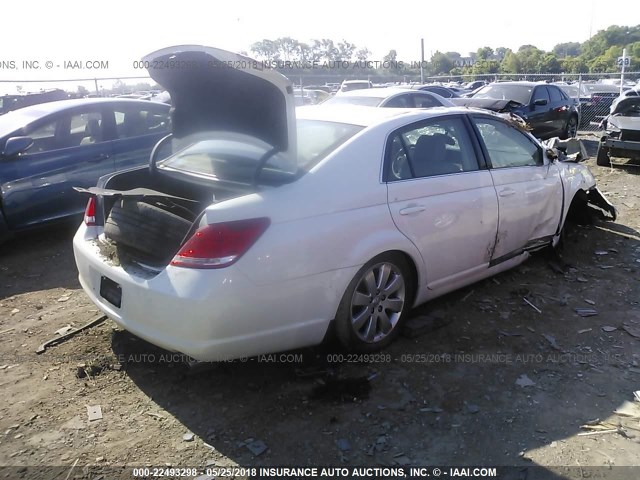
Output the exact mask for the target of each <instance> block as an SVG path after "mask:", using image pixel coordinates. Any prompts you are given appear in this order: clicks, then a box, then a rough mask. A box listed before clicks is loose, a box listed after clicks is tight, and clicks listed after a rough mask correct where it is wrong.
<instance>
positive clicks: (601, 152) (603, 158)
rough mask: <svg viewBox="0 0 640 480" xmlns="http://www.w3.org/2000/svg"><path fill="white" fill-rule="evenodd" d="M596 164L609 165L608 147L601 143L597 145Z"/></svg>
mask: <svg viewBox="0 0 640 480" xmlns="http://www.w3.org/2000/svg"><path fill="white" fill-rule="evenodd" d="M596 164H597V165H598V166H600V167H609V166H611V160H610V159H609V149H608V148H607V147H605V146H603V145H602V144H599V145H598V153H597V154H596Z"/></svg>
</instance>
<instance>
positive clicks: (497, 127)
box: [473, 118, 543, 168]
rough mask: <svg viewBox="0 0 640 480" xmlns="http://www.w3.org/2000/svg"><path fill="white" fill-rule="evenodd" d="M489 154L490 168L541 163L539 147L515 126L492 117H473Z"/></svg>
mask: <svg viewBox="0 0 640 480" xmlns="http://www.w3.org/2000/svg"><path fill="white" fill-rule="evenodd" d="M473 121H474V123H475V125H476V127H478V131H479V132H480V136H481V137H482V141H483V142H484V145H485V147H486V149H487V153H488V154H489V159H490V161H491V167H492V168H507V167H527V166H538V165H542V164H543V161H542V152H541V150H540V148H539V147H538V146H537V145H536V144H535V143H534V142H533V141H532V140H531V139H530V138H529V137H527V136H526V135H525V134H524V133H522V132H520V131H519V130H518V129H516V128H515V127H512V126H511V125H509V124H507V123H504V122H502V121H500V120H496V119H492V118H474V119H473Z"/></svg>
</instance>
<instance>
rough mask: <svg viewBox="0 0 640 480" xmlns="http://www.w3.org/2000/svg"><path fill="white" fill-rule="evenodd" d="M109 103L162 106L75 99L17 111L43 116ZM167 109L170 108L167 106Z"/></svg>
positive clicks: (97, 99) (130, 100)
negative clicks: (69, 109) (36, 113)
mask: <svg viewBox="0 0 640 480" xmlns="http://www.w3.org/2000/svg"><path fill="white" fill-rule="evenodd" d="M108 103H120V104H122V103H130V104H132V105H135V104H139V105H141V104H146V105H149V104H153V105H162V104H161V103H152V102H149V101H148V100H135V99H131V98H73V99H70V100H56V101H53V102H47V103H39V104H37V105H30V106H28V107H24V108H21V109H19V110H16V112H22V113H25V114H29V113H30V112H32V111H33V112H40V113H41V114H42V115H48V114H50V113H56V112H61V111H63V110H66V109H68V108H74V107H81V106H83V105H100V104H108ZM167 108H170V106H169V105H167Z"/></svg>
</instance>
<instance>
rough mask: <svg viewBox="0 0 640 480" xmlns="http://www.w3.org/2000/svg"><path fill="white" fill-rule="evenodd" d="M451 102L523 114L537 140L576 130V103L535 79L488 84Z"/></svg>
mask: <svg viewBox="0 0 640 480" xmlns="http://www.w3.org/2000/svg"><path fill="white" fill-rule="evenodd" d="M451 101H452V102H454V103H456V104H458V105H465V106H469V107H479V108H486V109H488V110H493V111H496V112H511V113H514V114H516V115H518V116H519V117H522V118H523V119H524V120H525V121H526V122H527V124H528V125H529V126H530V127H531V130H532V133H533V135H535V136H536V137H538V138H540V139H543V140H544V139H547V138H552V137H560V138H563V139H564V138H571V137H575V136H576V133H577V131H578V120H579V118H580V114H579V110H578V102H577V101H576V100H574V99H572V98H570V97H569V96H568V95H567V94H566V93H565V92H563V91H562V90H561V89H560V88H558V86H556V85H549V84H546V83H535V82H498V83H490V84H489V85H486V86H485V87H483V88H481V89H480V90H478V91H477V92H476V93H475V94H474V95H473V97H471V98H460V99H457V98H452V99H451Z"/></svg>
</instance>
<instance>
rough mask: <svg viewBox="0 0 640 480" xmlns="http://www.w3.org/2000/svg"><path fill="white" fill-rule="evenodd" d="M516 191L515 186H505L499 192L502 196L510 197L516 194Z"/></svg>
mask: <svg viewBox="0 0 640 480" xmlns="http://www.w3.org/2000/svg"><path fill="white" fill-rule="evenodd" d="M515 194H516V191H515V190H514V189H513V188H503V189H502V190H500V191H499V192H498V195H500V196H501V197H510V196H511V195H515Z"/></svg>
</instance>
